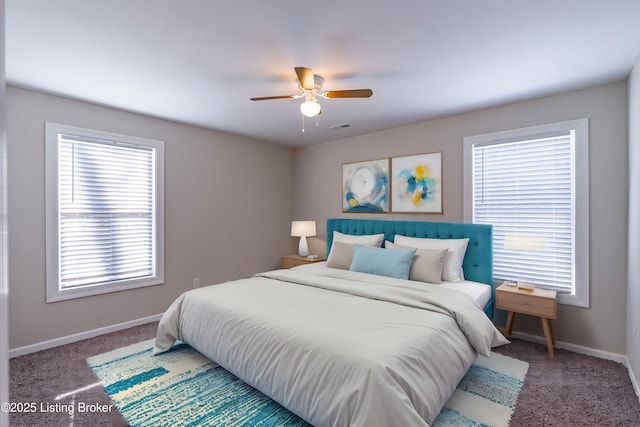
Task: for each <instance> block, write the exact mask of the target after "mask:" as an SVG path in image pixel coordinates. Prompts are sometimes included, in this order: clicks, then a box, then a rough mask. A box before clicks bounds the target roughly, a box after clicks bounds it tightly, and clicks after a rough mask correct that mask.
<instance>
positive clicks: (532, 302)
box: [496, 283, 557, 359]
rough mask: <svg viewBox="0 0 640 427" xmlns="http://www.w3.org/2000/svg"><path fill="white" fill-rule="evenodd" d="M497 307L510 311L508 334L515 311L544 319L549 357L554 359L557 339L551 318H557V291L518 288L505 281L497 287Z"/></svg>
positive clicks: (543, 327)
mask: <svg viewBox="0 0 640 427" xmlns="http://www.w3.org/2000/svg"><path fill="white" fill-rule="evenodd" d="M496 308H499V309H502V310H507V311H508V312H509V315H508V316H507V326H506V327H505V329H504V334H505V335H507V336H509V335H511V330H512V328H513V318H514V317H515V313H522V314H530V315H532V316H538V317H539V318H540V320H541V321H542V330H543V331H544V338H545V340H546V341H547V350H548V351H549V357H550V358H552V359H553V345H554V344H555V340H554V338H553V329H552V328H551V322H549V319H556V318H557V301H556V291H550V290H548V289H538V288H535V289H532V290H525V289H518V288H517V287H516V286H508V285H506V284H504V283H503V284H502V285H500V286H498V288H497V289H496Z"/></svg>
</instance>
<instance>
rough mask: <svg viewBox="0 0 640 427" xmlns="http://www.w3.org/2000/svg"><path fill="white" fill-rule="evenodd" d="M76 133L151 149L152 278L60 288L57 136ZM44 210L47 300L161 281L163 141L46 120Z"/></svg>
mask: <svg viewBox="0 0 640 427" xmlns="http://www.w3.org/2000/svg"><path fill="white" fill-rule="evenodd" d="M61 133H62V134H71V135H79V136H84V137H88V138H95V139H102V140H111V141H119V142H124V143H131V144H138V145H144V146H148V147H153V148H155V153H156V158H155V167H156V171H155V172H156V182H155V185H156V199H155V204H156V206H155V214H156V221H155V230H154V231H155V239H156V253H155V260H154V261H155V263H156V269H155V271H156V273H155V275H154V276H152V277H147V278H142V279H131V280H122V281H114V282H110V283H106V284H98V285H89V286H82V287H78V288H68V289H60V286H59V266H58V256H59V242H58V207H59V205H58V135H59V134H61ZM45 141H46V149H45V153H46V154H45V179H46V184H45V199H46V200H45V212H46V215H45V216H46V220H45V225H46V233H45V234H46V243H45V250H46V260H47V263H46V288H47V303H50V302H56V301H63V300H68V299H73V298H81V297H87V296H92V295H100V294H105V293H110V292H117V291H123V290H127V289H135V288H141V287H145V286H153V285H161V284H163V283H164V142H163V141H156V140H152V139H146V138H139V137H133V136H129V135H121V134H116V133H111V132H102V131H97V130H92V129H84V128H80V127H76V126H69V125H63V124H58V123H50V122H47V123H46V125H45Z"/></svg>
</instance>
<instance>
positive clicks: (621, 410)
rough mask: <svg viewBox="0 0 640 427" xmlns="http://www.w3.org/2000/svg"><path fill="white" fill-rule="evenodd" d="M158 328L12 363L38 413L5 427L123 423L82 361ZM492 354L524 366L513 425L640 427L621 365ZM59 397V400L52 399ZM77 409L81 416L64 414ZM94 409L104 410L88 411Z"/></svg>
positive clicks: (16, 389)
mask: <svg viewBox="0 0 640 427" xmlns="http://www.w3.org/2000/svg"><path fill="white" fill-rule="evenodd" d="M156 326H157V323H150V324H147V325H142V326H138V327H135V328H131V329H127V330H125V331H120V332H114V333H111V334H107V335H103V336H100V337H96V338H91V339H88V340H84V341H80V342H77V343H73V344H68V345H64V346H61V347H57V348H54V349H50V350H45V351H41V352H38V353H33V354H28V355H25V356H21V357H16V358H14V359H11V361H10V390H9V393H10V399H11V401H12V402H22V403H28V404H32V403H35V407H36V408H35V409H36V410H35V412H22V413H12V414H10V418H9V420H10V423H11V425H12V426H23V425H29V426H31V425H36V426H44V425H47V426H71V425H73V426H99V425H104V426H124V425H126V423H125V422H124V420H123V419H122V417H121V416H120V414H119V413H118V412H116V410H115V409H114V408H113V407H111V406H110V400H109V397H108V396H107V394H106V393H104V391H103V390H102V388H101V387H100V386H94V387H92V388H89V389H86V390H81V389H83V388H84V387H86V386H89V385H92V384H95V383H96V382H97V379H96V377H95V376H94V375H93V372H92V371H91V369H89V367H88V366H87V364H86V360H85V359H86V358H87V357H89V356H94V355H96V354H100V353H104V352H106V351H109V350H112V349H115V348H118V347H122V346H125V345H129V344H133V343H136V342H139V341H142V340H146V339H149V338H153V337H154V336H155V329H156ZM495 351H496V352H498V353H501V354H504V355H507V356H511V357H515V358H517V359H520V360H524V361H527V362H529V364H530V365H529V371H528V373H527V377H526V379H525V382H524V387H523V389H522V392H521V393H520V398H519V400H518V403H517V405H516V409H515V412H514V414H513V417H512V419H511V426H630V427H631V426H640V403H639V401H638V397H637V396H636V395H635V394H634V391H633V387H632V385H631V381H630V380H629V374H628V373H627V370H626V368H625V367H624V366H623V365H621V364H619V363H616V362H611V361H607V360H602V359H597V358H594V357H589V356H584V355H580V354H576V353H572V352H570V351H565V350H558V349H556V358H555V359H554V360H550V359H549V357H548V354H547V350H546V347H544V346H543V345H540V344H534V343H530V342H527V341H521V340H516V339H514V340H513V341H512V343H511V344H509V345H507V346H504V347H500V348H498V349H495ZM58 396H63V397H62V398H60V400H56V397H58ZM72 403H73V405H72ZM80 403H82V404H84V405H85V409H86V411H85V412H78V411H77V410H76V411H74V412H73V413H72V414H71V413H69V411H67V410H66V409H67V408H69V407H70V406H72V407H74V408H78V407H79V404H80ZM94 404H98V405H102V406H94V407H91V406H88V405H94ZM41 405H43V406H41ZM30 407H31V408H32V407H33V405H27V408H26V409H30ZM109 408H111V410H110V412H96V410H98V409H106V410H107V411H108V410H109ZM43 410H44V411H48V412H43Z"/></svg>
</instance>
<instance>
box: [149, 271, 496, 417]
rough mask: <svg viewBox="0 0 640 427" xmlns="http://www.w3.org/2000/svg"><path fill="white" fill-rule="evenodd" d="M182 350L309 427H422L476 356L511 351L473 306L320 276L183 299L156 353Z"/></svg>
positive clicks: (266, 278) (247, 282)
mask: <svg viewBox="0 0 640 427" xmlns="http://www.w3.org/2000/svg"><path fill="white" fill-rule="evenodd" d="M177 339H179V340H182V341H184V342H186V343H188V344H190V345H191V346H192V347H194V348H195V349H197V350H198V351H200V352H201V353H203V354H204V355H206V356H207V357H209V358H210V359H211V360H213V361H215V362H217V363H218V364H219V365H221V366H222V367H224V368H225V369H227V370H228V371H230V372H232V373H233V374H235V375H236V376H238V377H239V378H241V379H243V380H244V381H246V382H247V383H248V384H250V385H252V386H253V387H255V388H257V389H258V390H260V391H262V392H263V393H265V394H266V395H268V396H270V397H271V398H273V399H274V400H276V401H278V402H279V403H280V404H282V405H283V406H285V407H286V408H288V409H289V410H291V411H292V412H294V413H296V414H297V415H299V416H300V417H302V418H304V419H305V420H307V421H308V422H309V423H311V424H313V425H315V426H367V427H373V426H405V427H411V426H428V424H429V423H431V422H432V421H433V420H434V419H435V417H436V416H437V415H438V413H439V412H440V410H441V409H442V407H443V405H444V404H445V402H446V401H447V399H448V398H449V396H450V395H451V394H452V393H453V391H454V390H455V388H456V385H457V384H458V382H459V381H460V379H462V377H463V375H464V373H465V372H466V371H467V369H468V368H469V367H470V366H471V364H472V363H473V361H474V360H475V358H476V352H477V353H480V354H483V355H488V354H489V352H490V348H491V347H492V346H495V345H501V344H505V343H507V342H508V341H507V340H506V339H505V338H504V337H503V336H502V335H501V334H500V333H499V332H498V331H497V330H496V328H495V327H494V326H493V324H492V323H491V322H490V321H489V319H488V318H487V317H486V315H485V314H484V313H483V312H482V310H481V309H480V308H479V307H478V306H477V304H476V303H475V302H474V301H473V300H472V299H471V298H469V297H468V296H466V295H464V294H460V293H459V292H455V291H451V290H448V289H443V288H438V286H436V285H428V284H424V283H420V284H417V283H416V282H409V281H401V280H397V279H390V278H386V277H381V276H373V275H369V274H363V273H354V272H350V271H345V270H335V269H329V268H328V269H326V270H325V271H324V272H313V273H307V272H303V271H296V270H295V269H294V270H275V271H272V272H267V273H262V274H260V275H258V276H256V277H253V278H248V279H241V280H237V281H233V282H228V283H223V284H220V285H215V286H208V287H205V288H200V289H195V290H192V291H189V292H186V293H184V294H183V295H181V296H180V297H178V299H177V300H176V301H175V302H174V303H173V304H172V305H171V306H170V307H169V309H168V310H167V311H166V313H165V314H164V316H163V317H162V319H161V321H160V325H159V327H158V334H157V338H156V344H155V349H154V353H155V354H158V353H161V352H163V351H166V350H168V349H169V348H170V347H171V346H172V344H173V343H174V341H175V340H177Z"/></svg>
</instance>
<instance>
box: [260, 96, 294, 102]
mask: <svg viewBox="0 0 640 427" xmlns="http://www.w3.org/2000/svg"><path fill="white" fill-rule="evenodd" d="M299 97H300V96H299V95H281V96H261V97H258V98H249V99H250V100H251V101H268V100H270V99H290V98H299Z"/></svg>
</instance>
